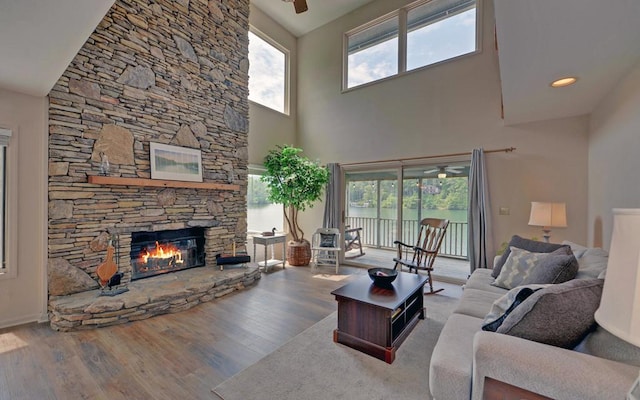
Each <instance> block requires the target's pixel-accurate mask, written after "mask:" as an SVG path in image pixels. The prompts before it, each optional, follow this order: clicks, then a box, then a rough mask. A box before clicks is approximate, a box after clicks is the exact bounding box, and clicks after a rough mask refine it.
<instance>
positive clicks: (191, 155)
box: [149, 142, 202, 182]
mask: <svg viewBox="0 0 640 400" xmlns="http://www.w3.org/2000/svg"><path fill="white" fill-rule="evenodd" d="M149 159H150V161H151V179H168V180H172V181H190V182H202V152H201V151H200V150H198V149H190V148H187V147H179V146H170V145H168V144H162V143H154V142H150V143H149Z"/></svg>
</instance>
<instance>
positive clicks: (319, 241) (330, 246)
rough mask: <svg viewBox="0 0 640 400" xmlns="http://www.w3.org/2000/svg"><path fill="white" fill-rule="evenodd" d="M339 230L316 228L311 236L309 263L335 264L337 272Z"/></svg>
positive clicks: (313, 264) (316, 264) (339, 249)
mask: <svg viewBox="0 0 640 400" xmlns="http://www.w3.org/2000/svg"><path fill="white" fill-rule="evenodd" d="M341 250H342V249H341V248H340V230H338V229H335V228H318V229H317V230H316V231H315V233H314V234H313V236H312V237H311V265H312V267H314V266H316V267H317V266H318V264H320V263H331V264H334V263H335V265H336V274H337V273H338V256H339V255H340V251H341Z"/></svg>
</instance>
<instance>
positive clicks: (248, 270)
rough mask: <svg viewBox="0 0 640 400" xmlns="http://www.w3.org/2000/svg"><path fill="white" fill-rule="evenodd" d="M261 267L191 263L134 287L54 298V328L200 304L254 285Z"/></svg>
mask: <svg viewBox="0 0 640 400" xmlns="http://www.w3.org/2000/svg"><path fill="white" fill-rule="evenodd" d="M258 279H260V271H259V269H258V268H257V267H256V266H249V267H231V268H227V269H225V270H224V271H220V270H219V269H218V268H217V267H200V268H191V269H188V270H183V271H176V272H173V273H169V274H164V275H159V276H154V277H151V278H146V279H142V280H138V281H134V282H131V283H129V285H128V287H129V291H128V292H125V293H122V294H119V295H116V296H98V294H99V293H100V290H92V291H87V292H82V293H76V294H73V295H70V296H59V297H51V298H50V299H49V319H50V322H51V328H53V329H55V330H57V331H75V330H81V329H93V328H99V327H103V326H110V325H116V324H124V323H126V322H130V321H137V320H141V319H146V318H150V317H153V316H156V315H160V314H167V313H174V312H180V311H184V310H188V309H190V308H191V307H194V306H196V305H198V304H200V303H205V302H207V301H211V300H213V299H216V298H219V297H222V296H225V295H227V294H229V293H232V292H234V291H236V290H241V289H244V288H246V287H247V286H250V285H253V284H254V283H255V282H256V281H257V280H258Z"/></svg>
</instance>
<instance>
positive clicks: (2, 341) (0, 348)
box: [0, 332, 29, 354]
mask: <svg viewBox="0 0 640 400" xmlns="http://www.w3.org/2000/svg"><path fill="white" fill-rule="evenodd" d="M28 345H29V344H28V343H27V342H25V341H24V340H22V339H20V338H19V337H17V336H16V335H15V334H13V333H11V332H9V333H3V334H0V354H2V353H8V352H10V351H12V350H16V349H19V348H21V347H26V346H28Z"/></svg>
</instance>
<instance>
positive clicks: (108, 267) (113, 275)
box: [96, 234, 129, 296]
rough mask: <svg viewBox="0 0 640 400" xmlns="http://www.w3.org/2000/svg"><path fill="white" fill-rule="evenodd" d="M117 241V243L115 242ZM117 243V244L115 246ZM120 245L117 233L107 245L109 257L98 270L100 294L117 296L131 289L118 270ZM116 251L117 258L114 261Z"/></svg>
mask: <svg viewBox="0 0 640 400" xmlns="http://www.w3.org/2000/svg"><path fill="white" fill-rule="evenodd" d="M114 242H115V243H114ZM114 244H115V246H114ZM119 249H120V246H119V241H118V236H117V235H115V234H114V235H112V236H111V238H110V239H109V244H108V245H107V257H106V258H105V261H104V262H103V263H102V264H100V265H99V266H98V268H97V270H96V273H97V274H98V278H99V279H98V282H99V283H100V287H101V290H100V293H99V294H98V296H115V295H118V294H120V293H124V292H127V291H129V288H128V287H127V285H126V284H125V285H123V284H122V283H121V282H122V277H123V276H124V274H123V273H122V272H118V264H117V263H119V262H120V250H119ZM114 252H115V253H116V254H115V260H116V261H114Z"/></svg>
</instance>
